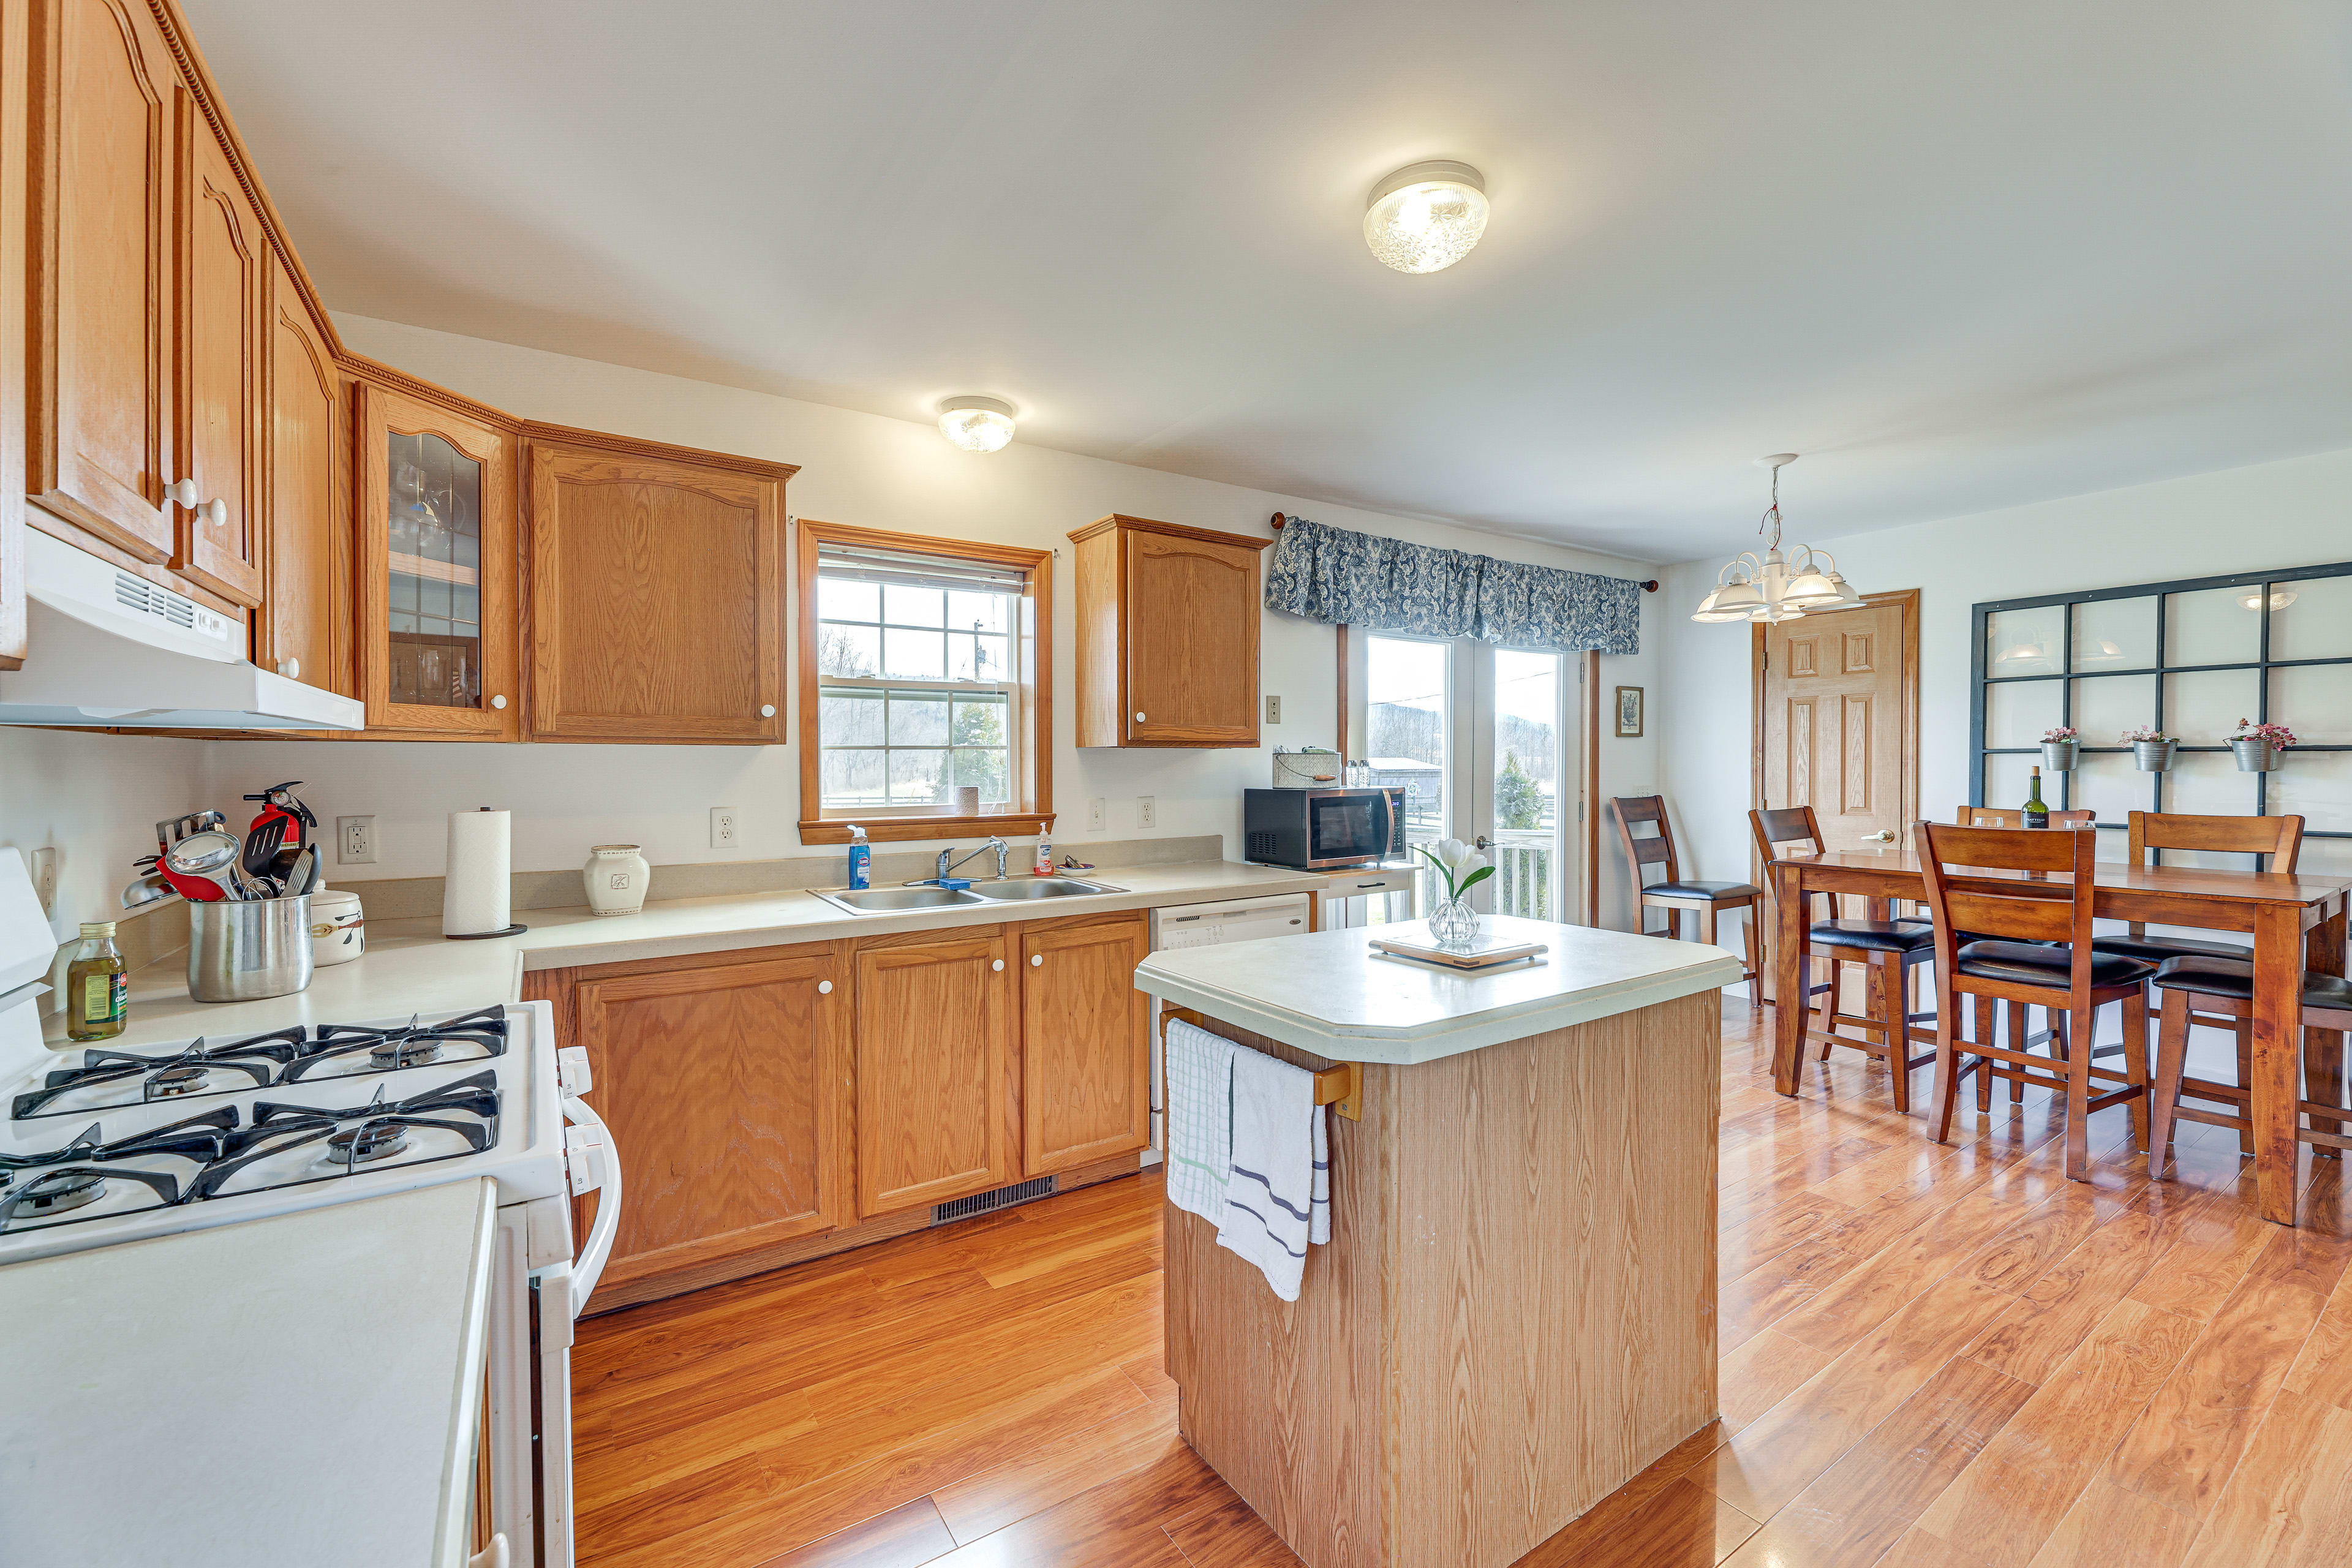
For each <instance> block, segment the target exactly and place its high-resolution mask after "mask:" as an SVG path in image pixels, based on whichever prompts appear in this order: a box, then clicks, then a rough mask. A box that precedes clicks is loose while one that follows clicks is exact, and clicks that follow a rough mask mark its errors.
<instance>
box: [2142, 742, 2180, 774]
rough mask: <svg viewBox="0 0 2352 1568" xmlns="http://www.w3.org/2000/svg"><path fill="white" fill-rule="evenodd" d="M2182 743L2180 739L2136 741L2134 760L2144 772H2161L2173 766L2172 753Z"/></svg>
mask: <svg viewBox="0 0 2352 1568" xmlns="http://www.w3.org/2000/svg"><path fill="white" fill-rule="evenodd" d="M2179 745H2180V742H2178V741H2134V742H2132V761H2133V762H2135V763H2138V764H2139V771H2140V772H2142V773H2164V772H2167V771H2168V770H2169V769H2170V768H2171V766H2172V753H2173V752H2174V751H2175V750H2177V749H2178V748H2179Z"/></svg>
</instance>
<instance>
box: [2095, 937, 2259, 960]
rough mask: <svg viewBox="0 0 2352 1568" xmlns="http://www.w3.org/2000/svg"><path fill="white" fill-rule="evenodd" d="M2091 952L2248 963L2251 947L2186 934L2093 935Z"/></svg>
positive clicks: (2147, 957)
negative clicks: (2202, 939) (2215, 959)
mask: <svg viewBox="0 0 2352 1568" xmlns="http://www.w3.org/2000/svg"><path fill="white" fill-rule="evenodd" d="M2091 951H2092V952H2120V953H2122V954H2123V955H2124V956H2125V957H2126V958H2138V959H2145V960H2147V962H2148V963H2163V962H2164V961H2165V960H2166V959H2168V958H2229V959H2236V960H2238V961H2239V962H2241V963H2252V962H2253V959H2254V950H2253V949H2252V948H2251V947H2240V946H2239V945H2238V944H2237V943H2235V942H2200V941H2198V940H2197V939H2196V938H2195V937H2187V936H2095V937H2093V938H2092V939H2091Z"/></svg>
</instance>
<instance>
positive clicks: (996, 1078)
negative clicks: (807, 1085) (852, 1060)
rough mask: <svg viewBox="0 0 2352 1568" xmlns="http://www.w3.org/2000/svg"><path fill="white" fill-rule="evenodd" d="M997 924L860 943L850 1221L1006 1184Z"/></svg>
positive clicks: (1008, 1015)
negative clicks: (853, 1211) (853, 1216)
mask: <svg viewBox="0 0 2352 1568" xmlns="http://www.w3.org/2000/svg"><path fill="white" fill-rule="evenodd" d="M1010 945H1011V944H1010V943H1009V942H1007V941H1006V940H1005V933H1004V930H1003V927H999V926H990V927H982V928H978V929H973V930H969V931H919V932H914V933H911V934H909V935H907V936H903V937H877V938H874V939H872V940H870V941H866V942H859V943H858V944H857V958H856V978H857V1212H858V1213H859V1215H863V1216H867V1217H870V1216H872V1215H879V1214H889V1213H892V1212H894V1211H896V1210H898V1209H906V1208H913V1207H916V1206H918V1205H924V1204H938V1203H945V1202H946V1201H947V1200H948V1199H950V1198H959V1197H962V1196H963V1195H964V1194H967V1193H980V1192H986V1191H987V1190H988V1189H990V1188H991V1187H1000V1186H1003V1185H1004V1184H1007V1183H1009V1182H1011V1181H1012V1180H1013V1136H1014V1132H1013V1126H1014V1124H1013V1106H1012V1085H1011V1082H1010V1079H1009V1075H1010V1071H1011V1061H1012V1041H1013V976H1012V974H1011V973H1008V972H1007V964H1006V956H1007V953H1008V951H1009V949H1010Z"/></svg>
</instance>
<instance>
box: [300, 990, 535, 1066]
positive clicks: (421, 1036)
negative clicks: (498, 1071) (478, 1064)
mask: <svg viewBox="0 0 2352 1568" xmlns="http://www.w3.org/2000/svg"><path fill="white" fill-rule="evenodd" d="M362 1051H365V1052H366V1053H367V1059H368V1068H370V1069H372V1070H373V1071H377V1072H394V1071H397V1070H398V1069H399V1068H413V1067H423V1066H425V1064H426V1063H428V1062H436V1061H443V1060H447V1059H450V1058H456V1057H458V1056H459V1055H460V1054H462V1055H463V1057H464V1058H465V1059H467V1060H471V1061H486V1060H488V1058H492V1057H502V1056H504V1055H506V1054H507V1013H506V1009H505V1008H504V1007H502V1006H501V1007H484V1008H482V1009H480V1010H479V1011H477V1012H472V1013H463V1014H460V1015H458V1016H457V1017H455V1018H444V1019H442V1020H441V1021H440V1022H439V1023H437V1024H426V1023H421V1022H419V1021H418V1019H417V1018H416V1017H415V1016H411V1017H410V1019H409V1020H408V1022H407V1023H405V1024H403V1025H400V1026H396V1027H394V1028H389V1029H369V1028H362V1027H360V1026H358V1025H355V1024H321V1025H320V1026H319V1030H318V1035H317V1037H316V1038H315V1039H314V1040H313V1041H312V1043H311V1044H310V1045H308V1046H305V1047H303V1049H302V1054H301V1057H300V1058H299V1059H298V1060H296V1061H294V1062H292V1063H290V1064H289V1066H288V1067H287V1068H286V1073H285V1076H284V1077H283V1078H282V1079H279V1080H278V1081H279V1082H280V1083H281V1084H291V1083H300V1082H302V1081H303V1080H304V1079H310V1078H313V1077H338V1076H341V1077H346V1078H347V1077H351V1076H352V1074H350V1073H349V1072H340V1073H339V1072H338V1071H337V1070H336V1068H337V1065H338V1064H341V1063H343V1062H344V1061H345V1060H346V1058H352V1057H354V1056H356V1055H358V1054H359V1053H360V1052H362Z"/></svg>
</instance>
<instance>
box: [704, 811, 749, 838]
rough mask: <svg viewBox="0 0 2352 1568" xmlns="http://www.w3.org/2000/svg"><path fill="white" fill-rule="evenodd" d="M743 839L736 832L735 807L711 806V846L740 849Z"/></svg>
mask: <svg viewBox="0 0 2352 1568" xmlns="http://www.w3.org/2000/svg"><path fill="white" fill-rule="evenodd" d="M742 842H743V841H742V840H741V839H740V838H739V837H736V834H735V808H734V807H733V806H731V805H714V806H712V807H711V808H710V847H712V848H713V849H738V848H740V847H742Z"/></svg>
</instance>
